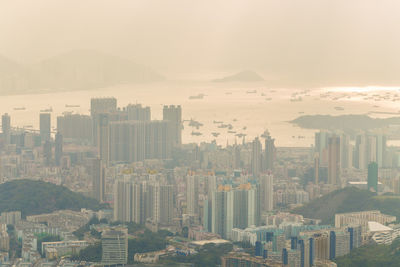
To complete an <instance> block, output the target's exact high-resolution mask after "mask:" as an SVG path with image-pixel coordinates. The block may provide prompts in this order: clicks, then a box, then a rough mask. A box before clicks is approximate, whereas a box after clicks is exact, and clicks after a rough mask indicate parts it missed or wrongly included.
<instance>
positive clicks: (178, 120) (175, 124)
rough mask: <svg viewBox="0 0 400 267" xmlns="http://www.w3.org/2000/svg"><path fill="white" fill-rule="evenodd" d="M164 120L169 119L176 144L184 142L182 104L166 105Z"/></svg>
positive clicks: (172, 136) (174, 143)
mask: <svg viewBox="0 0 400 267" xmlns="http://www.w3.org/2000/svg"><path fill="white" fill-rule="evenodd" d="M163 120H164V121H168V122H169V125H170V129H171V138H172V140H173V145H174V146H180V145H181V144H182V108H181V106H174V105H171V106H164V108H163Z"/></svg>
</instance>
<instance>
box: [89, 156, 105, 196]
mask: <svg viewBox="0 0 400 267" xmlns="http://www.w3.org/2000/svg"><path fill="white" fill-rule="evenodd" d="M90 163H91V166H90V174H91V175H92V185H93V198H95V199H97V200H98V201H100V202H103V201H104V195H105V177H104V176H105V173H104V167H103V164H102V161H101V159H99V158H95V159H92V160H91V162H90Z"/></svg>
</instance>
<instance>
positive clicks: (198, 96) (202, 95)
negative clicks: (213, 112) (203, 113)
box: [189, 94, 206, 99]
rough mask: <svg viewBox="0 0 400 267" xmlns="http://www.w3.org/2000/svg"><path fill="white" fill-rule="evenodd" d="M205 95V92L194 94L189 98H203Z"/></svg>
mask: <svg viewBox="0 0 400 267" xmlns="http://www.w3.org/2000/svg"><path fill="white" fill-rule="evenodd" d="M205 96H206V95H205V94H198V95H192V96H189V99H203V98H204V97H205Z"/></svg>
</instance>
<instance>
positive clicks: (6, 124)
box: [1, 113, 11, 144]
mask: <svg viewBox="0 0 400 267" xmlns="http://www.w3.org/2000/svg"><path fill="white" fill-rule="evenodd" d="M1 129H2V131H3V139H4V142H5V143H6V144H10V141H11V140H10V139H11V138H10V137H11V117H10V115H8V113H6V114H3V116H1Z"/></svg>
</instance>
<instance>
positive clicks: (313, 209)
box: [292, 187, 400, 224]
mask: <svg viewBox="0 0 400 267" xmlns="http://www.w3.org/2000/svg"><path fill="white" fill-rule="evenodd" d="M365 210H380V211H381V212H382V213H385V214H389V215H394V216H396V217H397V219H398V220H399V219H400V196H394V195H382V196H376V195H375V194H374V193H372V192H369V191H367V190H360V189H357V188H354V187H346V188H344V189H340V190H336V191H333V192H331V193H329V194H327V195H325V196H322V197H320V198H317V199H314V200H312V201H311V202H309V203H307V204H305V205H304V206H302V207H298V208H295V209H293V210H292V212H293V213H297V214H301V215H303V216H304V217H307V218H313V219H320V220H322V223H324V224H333V223H334V220H335V213H343V212H355V211H365Z"/></svg>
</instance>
